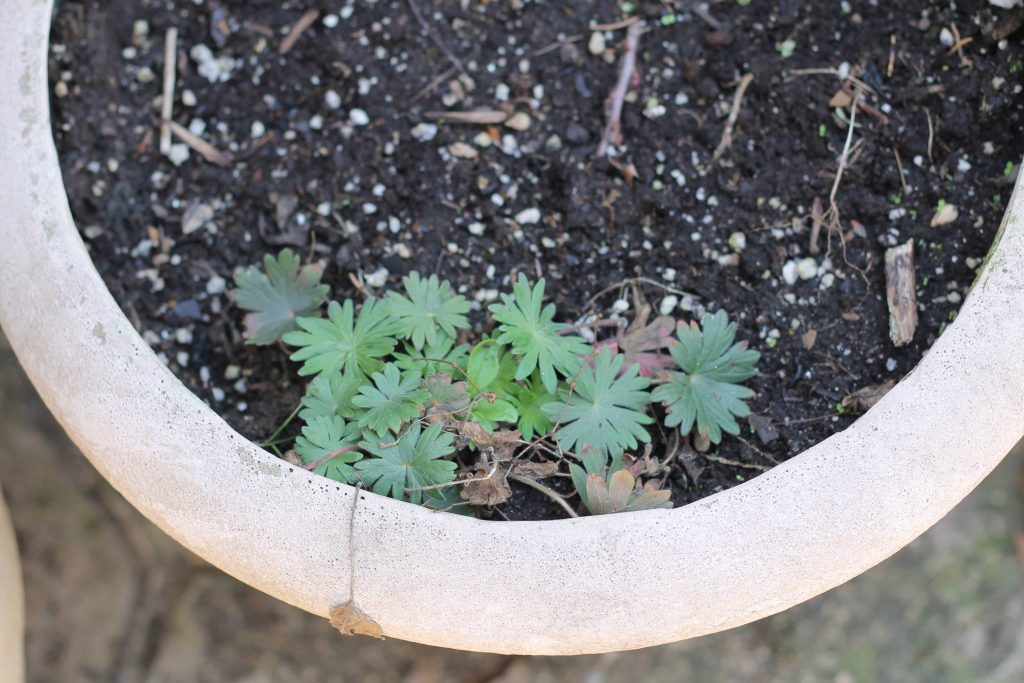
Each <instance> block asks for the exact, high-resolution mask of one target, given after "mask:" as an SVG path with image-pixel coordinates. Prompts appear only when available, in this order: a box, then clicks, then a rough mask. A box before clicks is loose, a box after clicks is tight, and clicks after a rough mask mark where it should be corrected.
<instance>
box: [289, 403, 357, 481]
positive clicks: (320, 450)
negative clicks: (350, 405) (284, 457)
mask: <svg viewBox="0 0 1024 683" xmlns="http://www.w3.org/2000/svg"><path fill="white" fill-rule="evenodd" d="M360 436H361V432H360V431H359V429H358V428H357V427H356V426H355V424H354V423H347V422H345V420H344V419H342V418H340V417H338V416H337V415H334V416H331V417H328V416H325V415H319V416H317V417H314V418H313V420H312V421H311V422H310V423H309V424H307V425H306V426H305V427H303V428H302V434H301V435H300V436H299V437H297V438H296V439H295V452H296V453H298V454H299V457H300V458H301V459H302V462H303V464H305V465H312V464H313V463H315V462H317V461H319V460H320V459H322V458H324V457H325V456H327V455H328V454H330V453H333V452H335V451H340V450H342V449H344V448H347V447H349V446H355V445H356V444H358V443H359V439H360ZM362 457H363V456H362V454H361V453H359V452H358V451H355V450H350V451H346V452H344V453H338V454H337V455H335V456H334V457H333V458H330V459H329V460H326V461H324V462H322V463H320V464H319V465H317V466H316V467H315V468H314V469H313V471H314V472H316V473H317V474H319V475H322V476H324V477H327V478H328V479H333V480H335V481H341V482H345V483H351V482H353V481H354V480H355V479H354V477H355V470H354V469H353V468H352V463H354V462H357V461H358V460H359V459H360V458H362Z"/></svg>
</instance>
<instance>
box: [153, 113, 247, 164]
mask: <svg viewBox="0 0 1024 683" xmlns="http://www.w3.org/2000/svg"><path fill="white" fill-rule="evenodd" d="M166 122H167V127H168V128H170V129H171V132H172V133H174V134H175V135H177V136H178V137H179V138H181V141H182V142H184V143H185V144H186V145H188V146H189V147H191V148H192V149H194V150H195V151H196V152H198V153H199V155H200V156H202V157H203V158H204V159H206V160H207V161H209V162H210V163H211V164H216V165H217V166H227V165H229V164H230V163H231V157H230V156H229V155H227V154H226V153H224V152H222V151H220V150H219V149H217V148H216V147H214V146H213V145H211V144H210V143H209V142H207V141H206V140H203V139H202V138H200V137H196V136H195V135H193V134H192V133H191V132H190V131H189V129H188V128H186V127H185V126H183V125H181V124H180V123H178V122H177V121H174V120H173V119H166Z"/></svg>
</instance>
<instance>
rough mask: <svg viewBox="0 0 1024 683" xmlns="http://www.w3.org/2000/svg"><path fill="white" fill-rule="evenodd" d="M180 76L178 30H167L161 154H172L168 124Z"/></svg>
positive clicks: (161, 113)
mask: <svg viewBox="0 0 1024 683" xmlns="http://www.w3.org/2000/svg"><path fill="white" fill-rule="evenodd" d="M177 74H178V29H176V28H174V27H172V28H169V29H167V37H166V38H165V40H164V98H163V102H161V105H160V117H161V120H160V153H161V154H163V155H164V156H167V155H168V154H170V153H171V127H170V125H168V122H169V121H170V120H171V116H172V115H173V114H174V85H175V79H176V77H177Z"/></svg>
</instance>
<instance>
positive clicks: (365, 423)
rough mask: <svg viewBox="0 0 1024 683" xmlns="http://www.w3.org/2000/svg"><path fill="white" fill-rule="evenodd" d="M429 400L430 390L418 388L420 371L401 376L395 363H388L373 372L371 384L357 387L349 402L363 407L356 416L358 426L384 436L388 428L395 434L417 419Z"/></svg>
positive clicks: (381, 436)
mask: <svg viewBox="0 0 1024 683" xmlns="http://www.w3.org/2000/svg"><path fill="white" fill-rule="evenodd" d="M429 399H430V393H429V392H427V391H424V390H423V389H420V376H419V373H409V374H406V375H404V376H403V375H402V373H401V372H400V371H399V369H398V366H396V365H395V364H394V363H388V364H387V365H385V366H384V370H383V371H381V372H377V373H374V375H373V384H364V385H363V386H362V387H360V388H359V394H357V395H356V396H355V397H354V398H353V399H352V403H353V405H355V406H357V407H359V408H364V409H365V410H366V412H365V413H363V414H362V415H361V416H360V417H359V426H360V427H362V428H364V429H369V430H372V431H373V432H374V433H376V434H377V436H379V437H380V438H384V436H385V435H386V434H387V433H388V432H389V431H390V432H394V433H396V434H397V433H398V432H399V431H400V430H401V429H402V424H403V423H405V422H408V421H409V420H415V419H416V418H418V417H419V416H420V415H421V414H422V411H423V405H424V404H425V403H426V402H427V401H428V400H429Z"/></svg>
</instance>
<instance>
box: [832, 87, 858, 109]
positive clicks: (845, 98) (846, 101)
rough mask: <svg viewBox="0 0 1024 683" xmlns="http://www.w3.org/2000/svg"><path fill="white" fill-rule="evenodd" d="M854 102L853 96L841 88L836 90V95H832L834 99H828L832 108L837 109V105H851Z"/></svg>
mask: <svg viewBox="0 0 1024 683" xmlns="http://www.w3.org/2000/svg"><path fill="white" fill-rule="evenodd" d="M852 102H853V97H851V96H850V93H848V92H846V91H845V90H843V89H842V88H840V89H839V90H836V93H835V94H834V95H832V99H830V100H829V101H828V106H829V108H830V109H835V108H836V107H849V106H850V104H851V103H852Z"/></svg>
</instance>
